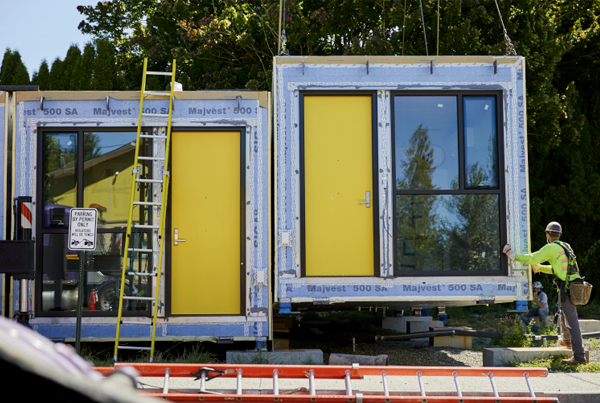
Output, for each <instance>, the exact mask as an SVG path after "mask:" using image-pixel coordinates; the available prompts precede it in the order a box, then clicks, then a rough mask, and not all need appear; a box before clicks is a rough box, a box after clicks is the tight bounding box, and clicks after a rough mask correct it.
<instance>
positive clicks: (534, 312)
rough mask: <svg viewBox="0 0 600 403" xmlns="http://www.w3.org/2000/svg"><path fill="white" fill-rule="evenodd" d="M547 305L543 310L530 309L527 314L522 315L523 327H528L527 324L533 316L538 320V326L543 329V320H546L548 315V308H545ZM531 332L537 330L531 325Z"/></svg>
mask: <svg viewBox="0 0 600 403" xmlns="http://www.w3.org/2000/svg"><path fill="white" fill-rule="evenodd" d="M547 306H548V305H547V304H546V307H544V308H531V309H530V310H529V312H527V314H525V313H522V314H521V320H522V321H523V323H525V326H529V322H531V320H532V319H531V318H533V317H534V316H537V317H539V318H540V326H541V327H543V326H544V323H545V322H544V320H545V319H546V316H547V315H548V308H547ZM531 330H532V331H534V332H537V331H538V330H539V328H538V327H537V326H536V325H533V326H532V327H531Z"/></svg>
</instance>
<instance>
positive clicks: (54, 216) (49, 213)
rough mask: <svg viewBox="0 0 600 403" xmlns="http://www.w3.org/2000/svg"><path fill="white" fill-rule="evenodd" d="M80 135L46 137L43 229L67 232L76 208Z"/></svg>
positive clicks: (64, 134) (52, 134)
mask: <svg viewBox="0 0 600 403" xmlns="http://www.w3.org/2000/svg"><path fill="white" fill-rule="evenodd" d="M76 168H77V133H44V227H45V228H48V227H53V228H56V227H59V228H66V227H68V225H69V222H68V213H69V210H70V209H69V207H75V206H77V169H76Z"/></svg>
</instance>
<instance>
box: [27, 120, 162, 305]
mask: <svg viewBox="0 0 600 403" xmlns="http://www.w3.org/2000/svg"><path fill="white" fill-rule="evenodd" d="M87 131H94V132H104V133H114V132H120V131H123V132H131V133H135V130H133V129H132V128H130V127H125V126H124V127H111V128H94V127H91V126H82V127H44V128H39V129H38V131H37V146H36V147H37V158H36V161H37V162H36V163H37V166H38V167H39V169H38V172H37V181H36V196H35V201H36V207H35V209H36V210H35V211H36V215H37V217H39V218H38V219H37V220H36V228H35V230H36V238H37V239H38V240H40V242H36V246H35V255H36V257H37V259H36V264H35V268H36V270H35V280H36V281H35V286H34V287H33V288H34V294H35V296H36V297H35V298H34V301H35V303H34V312H35V315H36V316H38V317H46V316H47V317H71V316H72V317H75V316H77V312H76V311H43V307H42V302H43V298H42V295H41V292H42V288H43V282H42V276H43V259H42V254H43V242H42V240H43V236H44V235H46V234H65V235H67V233H68V228H67V227H65V228H44V226H43V224H44V223H43V221H44V220H43V217H44V204H45V203H44V202H43V198H44V180H43V176H44V174H45V165H44V163H45V155H44V145H45V134H47V133H74V134H75V135H76V136H77V159H76V182H77V192H76V194H77V196H76V199H77V203H76V204H77V206H83V196H84V190H85V189H84V186H83V182H84V176H85V175H84V174H85V172H84V169H79V167H83V166H84V164H85V161H84V160H83V158H84V155H83V147H84V144H83V141H82V140H83V137H84V133H85V132H87ZM142 131H148V129H147V128H146V127H143V128H142ZM148 174H149V175H151V174H152V172H151V171H148ZM126 229H127V228H126V225H124V226H123V227H119V228H117V227H115V228H110V229H109V228H98V233H99V234H115V233H122V234H123V235H124V234H125V231H126ZM148 312H149V308H148V309H146V310H143V311H135V312H127V313H126V315H127V316H138V315H140V314H141V315H144V314H147V313H148ZM83 314H84V316H90V317H97V316H100V317H104V316H106V317H115V316H116V311H84V312H83Z"/></svg>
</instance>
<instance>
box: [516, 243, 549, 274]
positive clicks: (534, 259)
mask: <svg viewBox="0 0 600 403" xmlns="http://www.w3.org/2000/svg"><path fill="white" fill-rule="evenodd" d="M554 256H555V253H554V252H553V251H552V245H551V244H548V245H545V246H544V247H543V248H542V249H540V250H538V251H537V252H535V253H528V254H523V255H516V256H515V260H517V261H519V262H521V263H526V264H531V265H534V264H537V263H542V262H548V261H550V260H551V259H552V258H553V257H554ZM547 267H549V268H550V273H551V272H552V266H547ZM545 269H546V266H540V271H543V272H544V273H547V271H546V270H545Z"/></svg>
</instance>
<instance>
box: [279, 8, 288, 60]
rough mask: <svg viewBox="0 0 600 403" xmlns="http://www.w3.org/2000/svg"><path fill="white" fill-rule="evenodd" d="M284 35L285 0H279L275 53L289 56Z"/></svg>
mask: <svg viewBox="0 0 600 403" xmlns="http://www.w3.org/2000/svg"><path fill="white" fill-rule="evenodd" d="M286 44H287V37H286V36H285V0H279V38H278V49H277V53H278V55H279V56H289V53H288V50H287V47H286Z"/></svg>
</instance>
